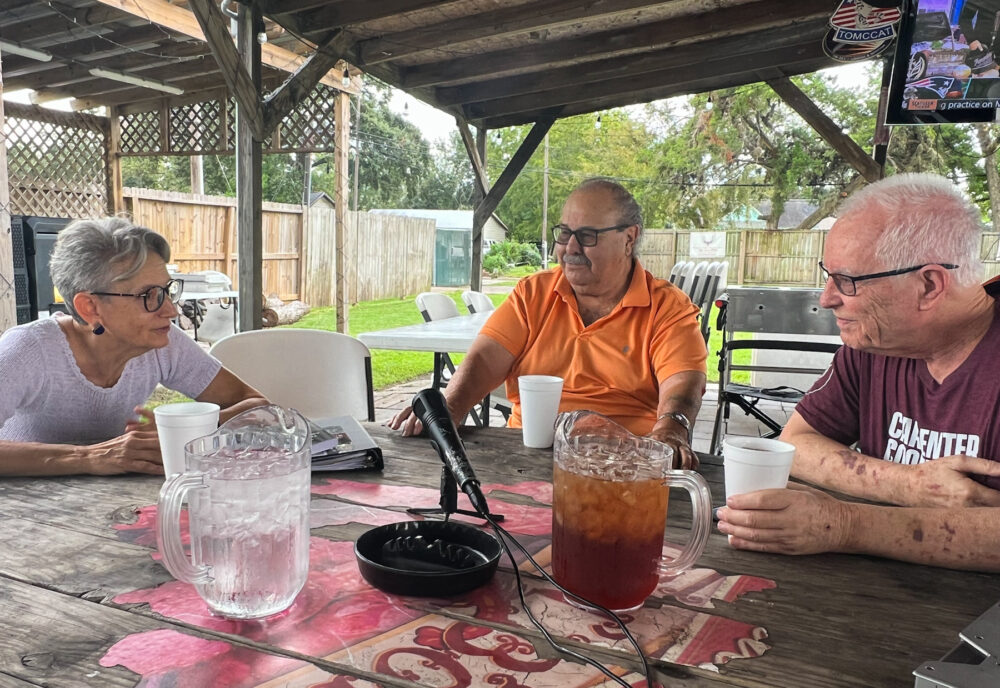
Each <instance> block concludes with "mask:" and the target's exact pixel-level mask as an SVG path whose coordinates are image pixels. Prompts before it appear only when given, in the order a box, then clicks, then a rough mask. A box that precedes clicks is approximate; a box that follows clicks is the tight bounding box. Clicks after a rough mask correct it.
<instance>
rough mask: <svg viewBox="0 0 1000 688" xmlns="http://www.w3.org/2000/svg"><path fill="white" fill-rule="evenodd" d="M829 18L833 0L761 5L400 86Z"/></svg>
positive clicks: (462, 67) (532, 52) (470, 63)
mask: <svg viewBox="0 0 1000 688" xmlns="http://www.w3.org/2000/svg"><path fill="white" fill-rule="evenodd" d="M829 16H830V2H829V0H797V2H796V3H795V13H794V14H792V13H790V11H789V9H788V2H787V0H760V1H759V2H754V3H750V4H747V5H735V6H730V7H725V8H720V9H713V10H712V11H710V12H704V13H701V14H694V15H686V16H683V17H674V18H672V19H669V20H664V21H656V22H650V23H648V24H642V25H639V26H634V27H630V28H626V29H616V30H613V31H604V32H601V33H596V34H591V35H588V36H581V37H576V38H569V39H565V40H561V41H549V42H545V43H538V44H536V45H531V46H519V47H517V48H511V49H509V50H498V51H495V52H492V53H485V54H479V55H474V56H471V57H464V58H457V59H447V60H441V61H439V62H432V63H428V64H424V65H418V66H414V67H408V68H403V70H402V77H403V79H402V83H401V84H400V86H401V87H402V88H404V89H407V90H408V89H410V88H414V87H419V86H432V85H439V84H447V83H456V82H461V81H465V80H473V79H479V78H482V77H484V76H488V75H490V74H498V75H499V74H502V73H504V72H516V71H518V70H524V71H526V72H531V71H534V70H537V68H538V66H539V65H552V64H557V63H583V62H585V61H586V60H595V59H598V58H600V57H602V56H612V55H616V54H617V55H620V54H626V53H630V52H632V53H641V52H649V51H650V50H653V49H655V48H658V47H664V48H665V47H670V46H674V45H677V44H679V43H683V42H685V41H692V40H698V41H705V42H709V41H713V40H720V39H723V38H725V37H727V36H731V35H736V34H746V33H751V32H758V31H763V30H765V29H768V28H771V27H775V28H777V27H780V26H788V25H792V24H800V23H803V22H806V21H809V20H812V19H816V18H818V17H825V18H827V19H828V18H829Z"/></svg>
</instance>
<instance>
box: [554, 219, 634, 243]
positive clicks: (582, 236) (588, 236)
mask: <svg viewBox="0 0 1000 688" xmlns="http://www.w3.org/2000/svg"><path fill="white" fill-rule="evenodd" d="M631 226H632V225H615V226H614V227H605V228H604V229H594V228H593V227H581V228H580V229H570V228H569V227H567V226H566V225H563V224H559V225H556V226H555V227H553V228H552V240H553V241H554V242H556V243H557V244H568V243H569V240H570V239H571V238H573V237H576V240H577V241H578V242H579V243H580V246H597V236H598V235H599V234H603V233H604V232H615V231H618V232H620V231H622V230H623V229H628V228H629V227H631Z"/></svg>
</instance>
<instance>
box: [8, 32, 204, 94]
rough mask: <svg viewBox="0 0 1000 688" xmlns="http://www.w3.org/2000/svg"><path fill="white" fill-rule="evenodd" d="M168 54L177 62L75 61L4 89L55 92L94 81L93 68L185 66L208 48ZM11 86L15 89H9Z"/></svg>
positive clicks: (194, 46)
mask: <svg viewBox="0 0 1000 688" xmlns="http://www.w3.org/2000/svg"><path fill="white" fill-rule="evenodd" d="M170 54H171V55H172V56H173V57H175V58H177V59H175V60H169V61H168V60H164V59H160V58H154V57H149V56H148V55H143V54H134V55H124V56H123V55H115V56H112V57H108V58H104V59H100V60H93V61H87V62H81V61H77V62H72V63H70V64H67V65H60V66H58V67H56V68H55V69H50V70H48V71H45V72H36V73H34V74H31V75H29V76H23V77H20V78H14V79H10V80H7V79H6V78H5V84H4V85H5V86H7V87H8V90H13V89H14V88H15V87H16V88H32V89H35V90H40V89H45V88H58V87H60V86H66V85H69V84H75V83H80V82H81V81H87V80H89V79H93V78H95V77H93V76H91V74H90V69H92V68H93V67H103V68H105V69H114V70H117V71H121V72H142V71H143V70H146V69H152V68H156V67H162V66H164V65H168V64H177V65H179V64H183V63H184V62H187V61H190V60H192V59H197V57H198V56H200V55H208V54H209V50H208V46H207V45H205V44H204V43H202V42H200V41H199V42H195V41H191V42H190V43H187V44H183V45H179V46H178V49H177V50H172V51H171V53H170ZM11 84H13V85H14V86H11Z"/></svg>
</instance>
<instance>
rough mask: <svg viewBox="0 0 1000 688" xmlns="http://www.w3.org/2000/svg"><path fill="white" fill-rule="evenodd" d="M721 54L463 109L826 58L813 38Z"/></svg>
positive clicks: (563, 98) (491, 111)
mask: <svg viewBox="0 0 1000 688" xmlns="http://www.w3.org/2000/svg"><path fill="white" fill-rule="evenodd" d="M720 54H722V55H725V57H720V58H717V59H715V60H708V61H704V62H701V63H699V64H692V65H688V66H687V67H686V68H685V69H673V68H671V69H665V70H661V71H656V72H645V73H640V74H635V75H634V76H629V77H622V78H619V79H605V80H602V81H598V82H595V83H592V84H588V85H587V86H586V88H581V87H580V85H579V84H568V85H566V86H560V87H559V88H553V89H549V90H546V91H540V92H537V93H528V94H524V95H520V96H513V97H509V98H498V99H495V100H488V101H482V102H478V103H469V104H467V105H465V106H464V107H463V109H464V111H465V113H466V116H467V117H468V118H469V119H473V120H479V119H486V118H490V117H499V116H502V115H511V114H516V113H518V112H526V111H536V110H539V109H541V108H546V107H553V106H555V105H559V104H562V103H577V102H586V101H589V100H592V99H594V98H601V97H604V96H614V95H617V94H620V93H630V92H634V91H640V90H642V89H643V88H648V87H650V86H653V85H656V86H670V85H671V84H674V83H689V82H691V81H696V80H698V79H704V78H710V77H717V76H726V75H731V74H735V73H746V72H755V71H756V70H759V69H766V68H768V67H770V66H771V65H774V64H781V65H788V66H791V65H795V64H799V63H802V62H813V63H814V62H815V61H816V60H822V59H823V46H822V45H821V44H820V43H819V42H817V41H816V40H812V39H810V40H807V41H806V42H804V43H801V44H799V45H796V46H791V47H788V48H779V49H777V50H768V51H765V52H760V53H751V54H747V55H740V56H739V58H738V59H735V60H734V59H733V56H732V55H729V54H728V53H727V52H726V50H725V49H722V50H721V51H720ZM553 83H559V82H553Z"/></svg>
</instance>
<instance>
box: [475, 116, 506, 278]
mask: <svg viewBox="0 0 1000 688" xmlns="http://www.w3.org/2000/svg"><path fill="white" fill-rule="evenodd" d="M487 133H488V132H487V130H486V129H483V128H477V129H476V156H477V157H478V158H479V164H480V166H481V167H480V172H481V174H482V177H483V179H484V180H485V182H486V184H485V185H484V186H483V188H482V191H481V193H480V194H477V195H476V207H477V208H478V207H479V205H480V203H482V202H483V200H485V198H486V197H487V196H488V195H489V194H488V189H489V177H487V176H486V136H487ZM501 198H502V196H501ZM491 213H492V211H491ZM491 213H490V214H491ZM490 214H486V215H480V214H479V213H472V265H471V266H470V273H471V274H470V275H469V288H470V289H472V290H473V291H482V290H483V227H484V226H486V220H487V219H488V218H489V215H490Z"/></svg>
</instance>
